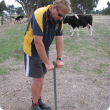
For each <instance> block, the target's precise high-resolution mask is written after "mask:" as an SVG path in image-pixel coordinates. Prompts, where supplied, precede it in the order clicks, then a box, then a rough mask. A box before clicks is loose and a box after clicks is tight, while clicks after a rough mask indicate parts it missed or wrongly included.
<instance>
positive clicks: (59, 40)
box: [56, 36, 63, 68]
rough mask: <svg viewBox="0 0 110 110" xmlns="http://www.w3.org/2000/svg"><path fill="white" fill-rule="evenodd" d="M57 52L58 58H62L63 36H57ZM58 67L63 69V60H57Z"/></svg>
mask: <svg viewBox="0 0 110 110" xmlns="http://www.w3.org/2000/svg"><path fill="white" fill-rule="evenodd" d="M56 50H57V58H62V52H63V36H56ZM56 65H57V68H61V67H62V66H63V62H62V60H57V61H56Z"/></svg>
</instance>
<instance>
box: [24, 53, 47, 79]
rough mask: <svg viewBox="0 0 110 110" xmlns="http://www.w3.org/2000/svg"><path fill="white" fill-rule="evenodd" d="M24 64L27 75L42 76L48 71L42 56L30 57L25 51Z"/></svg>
mask: <svg viewBox="0 0 110 110" xmlns="http://www.w3.org/2000/svg"><path fill="white" fill-rule="evenodd" d="M24 64H25V72H26V76H28V77H33V78H41V77H42V76H43V75H44V74H46V73H47V69H46V67H45V64H44V63H43V62H42V60H41V59H40V58H37V57H30V56H28V55H27V54H26V53H24Z"/></svg>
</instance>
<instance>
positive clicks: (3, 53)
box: [0, 22, 110, 75]
mask: <svg viewBox="0 0 110 110" xmlns="http://www.w3.org/2000/svg"><path fill="white" fill-rule="evenodd" d="M96 23H97V22H95V24H96ZM26 27H27V25H26V24H25V25H15V26H14V25H13V26H11V27H10V28H9V29H8V28H7V29H5V30H2V31H1V37H0V63H2V62H3V61H5V60H6V59H10V58H11V57H14V58H15V60H16V61H19V60H23V51H22V48H23V37H24V32H25V30H26ZM85 32H87V29H85V30H84V29H82V28H80V29H79V38H77V37H76V36H77V34H76V33H74V35H73V37H70V35H71V33H70V26H69V25H68V24H65V25H64V28H63V33H64V51H66V52H67V56H70V57H71V62H70V63H68V64H67V65H70V66H72V69H73V71H75V72H78V73H86V72H87V73H88V72H92V73H94V74H98V75H100V74H103V73H105V72H106V69H107V68H109V62H110V45H109V44H110V37H109V35H110V29H109V28H107V27H94V28H93V34H94V35H93V37H86V36H85ZM52 44H55V39H54V40H53V42H52ZM52 49H53V48H52V47H51V48H50V51H51V50H52ZM65 65H66V64H65ZM9 72H10V69H7V68H5V67H3V69H1V68H0V74H3V73H5V74H8V73H9Z"/></svg>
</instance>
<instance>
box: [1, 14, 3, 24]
mask: <svg viewBox="0 0 110 110" xmlns="http://www.w3.org/2000/svg"><path fill="white" fill-rule="evenodd" d="M1 25H3V16H2V18H1Z"/></svg>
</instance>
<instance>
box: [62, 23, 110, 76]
mask: <svg viewBox="0 0 110 110" xmlns="http://www.w3.org/2000/svg"><path fill="white" fill-rule="evenodd" d="M64 29H65V30H64V31H67V33H68V31H69V29H70V28H69V26H68V25H67V24H65V25H64ZM67 29H68V30H67ZM83 30H84V29H80V30H79V35H80V36H79V38H77V36H76V35H73V37H69V38H65V39H64V51H66V52H67V55H69V56H70V57H71V58H72V59H71V63H72V66H73V70H74V71H75V72H78V73H79V72H80V73H88V72H90V71H91V72H92V73H95V74H98V75H100V74H102V73H105V72H106V68H108V67H109V60H110V45H109V44H110V37H109V36H108V35H110V31H109V29H108V28H105V27H100V28H99V27H94V35H97V36H98V37H97V36H96V37H94V38H90V37H85V36H84V35H85V33H84V31H83ZM67 33H66V32H65V34H64V36H66V34H67ZM71 63H70V64H71Z"/></svg>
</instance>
